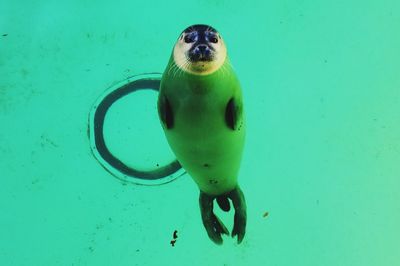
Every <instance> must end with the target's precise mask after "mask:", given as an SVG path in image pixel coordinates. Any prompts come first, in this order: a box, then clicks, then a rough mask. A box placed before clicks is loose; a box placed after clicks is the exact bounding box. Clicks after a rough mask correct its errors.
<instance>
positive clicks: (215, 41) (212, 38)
mask: <svg viewBox="0 0 400 266" xmlns="http://www.w3.org/2000/svg"><path fill="white" fill-rule="evenodd" d="M209 40H210V42H212V43H217V42H218V38H217V37H215V36H211V37H210V38H209Z"/></svg>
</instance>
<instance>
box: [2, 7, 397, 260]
mask: <svg viewBox="0 0 400 266" xmlns="http://www.w3.org/2000/svg"><path fill="white" fill-rule="evenodd" d="M194 23H207V24H210V25H213V26H214V27H215V28H217V29H218V30H219V31H220V32H221V33H222V35H223V36H224V39H225V41H226V43H227V46H228V53H229V55H230V59H231V61H232V64H233V65H234V67H235V69H236V72H237V75H238V77H239V79H240V80H241V83H242V87H243V93H244V101H245V109H246V116H247V121H248V126H247V141H246V148H245V153H244V158H243V161H242V167H241V172H240V176H239V182H240V184H241V187H242V189H243V191H244V193H245V195H246V200H247V206H248V227H247V233H246V237H245V239H244V241H243V243H242V244H241V245H237V244H235V242H234V241H233V240H232V239H229V238H225V239H224V244H223V245H222V246H216V245H214V244H213V243H212V242H211V241H210V240H209V239H208V237H207V235H206V233H205V230H204V229H203V226H202V224H201V219H200V212H199V208H198V189H197V187H196V186H195V184H194V182H193V181H192V180H191V178H190V177H189V176H188V175H184V176H182V177H180V178H177V179H176V180H175V181H173V182H171V183H168V184H164V185H161V186H138V185H134V184H131V183H129V182H121V181H120V180H119V179H117V178H115V177H114V176H112V175H111V174H109V173H108V172H107V171H105V170H104V169H103V168H102V167H101V166H100V164H99V163H98V162H97V161H96V160H95V158H94V157H93V155H92V153H91V150H90V141H89V138H88V136H87V127H88V114H89V112H90V110H91V108H92V106H93V103H94V102H95V101H96V99H98V97H99V96H100V95H101V94H102V93H103V92H104V91H105V90H106V89H107V88H109V87H110V86H112V85H113V84H115V83H117V82H120V81H121V80H125V79H126V78H128V77H130V76H134V75H137V74H141V73H148V72H162V71H163V70H164V67H165V66H166V64H167V61H168V58H169V56H170V53H171V50H172V47H173V44H174V42H175V40H176V38H177V37H178V35H179V33H180V32H181V31H182V30H183V29H184V28H186V27H187V26H189V25H191V24H194ZM399 27H400V4H399V2H398V1H390V0H387V1H334V2H331V3H330V2H328V1H268V2H265V1H251V2H250V1H248V2H243V1H227V0H226V1H223V0H222V1H191V2H187V1H140V2H139V1H111V2H110V1H97V2H91V1H45V0H42V1H7V0H6V1H2V2H1V3H0V125H1V128H0V177H1V181H0V182H1V183H0V210H1V219H0V239H1V240H0V262H1V265H353V266H354V265H363V266H364V265H368V266H369V265H385V266H386V265H399V263H400V255H399V254H400V253H399V252H400V248H399V247H400V246H399V243H398V240H399V238H400V231H399V227H398V225H399V224H400V206H399V202H400V194H399V188H400V180H399V174H400V163H399V161H400V123H399V122H400V108H399V106H400V77H399V74H400V73H399V69H400V52H399V51H400V50H399V47H400V33H399V32H400V31H399ZM146 97H147V98H146V99H148V100H146V102H148V103H149V104H154V106H152V107H149V105H144V104H143V103H144V102H143V101H139V102H138V104H143V108H148V112H147V113H148V115H149V117H152V118H154V119H153V120H151V119H147V118H146V119H145V118H144V117H143V116H141V115H137V112H138V110H137V109H135V110H134V111H132V113H130V114H127V113H126V112H127V111H128V112H129V108H128V109H126V108H125V109H124V108H121V111H120V112H123V111H124V112H125V113H124V115H121V116H122V118H124V119H132V121H131V122H130V123H133V124H134V125H137V126H138V127H140V131H139V133H137V132H136V134H137V135H135V136H138V137H140V141H139V140H138V139H137V138H129V137H128V136H127V135H124V134H123V133H120V131H121V130H122V131H123V130H124V127H121V128H120V131H115V132H114V133H113V131H112V130H110V132H111V133H110V134H111V135H112V134H115V136H117V139H118V137H120V136H123V138H121V141H122V142H120V143H119V144H118V143H117V144H116V149H120V148H118V147H120V146H118V145H124V144H126V147H127V148H125V149H123V152H124V154H123V156H124V158H125V157H126V158H127V160H128V159H129V158H130V157H129V152H130V151H131V154H132V158H135V159H132V160H133V161H132V163H143V165H145V164H146V162H147V161H151V160H152V155H153V156H155V155H154V154H153V153H152V152H149V153H148V154H146V151H158V150H163V151H164V150H166V149H167V147H166V146H165V142H164V140H163V139H162V138H163V133H162V129H161V127H159V130H160V131H158V130H157V125H156V124H154V123H155V122H154V121H156V120H155V119H156V113H155V112H156V109H155V102H152V100H151V99H153V100H154V101H155V99H156V94H155V93H154V94H153V96H151V95H150V96H146ZM136 101H137V100H136ZM145 106H147V107H145ZM132 108H134V107H133V106H132ZM153 111H154V113H153ZM116 117H117V118H118V116H116ZM122 118H121V124H122V125H124V123H126V120H124V119H122ZM136 122H137V123H136ZM135 123H136V124H135ZM151 123H153V124H151ZM121 124H118V123H116V125H121ZM148 124H151V126H147V125H148ZM118 134H122V135H118ZM111 137H112V136H111ZM132 142H135V143H139V144H141V145H140V148H138V149H137V150H136V149H134V148H130V147H135V145H134V144H132ZM121 143H122V144H121ZM161 147H162V149H161ZM131 149H132V150H131ZM139 151H140V152H142V153H143V154H146V155H143V156H137V154H138V152H139ZM135 156H136V157H135ZM157 156H164V157H165V158H166V159H165V158H164V159H165V160H166V161H168V158H169V157H168V156H170V153H169V152H168V151H166V152H159V153H157ZM140 159H142V161H144V162H142V161H140ZM150 164H151V163H150ZM265 212H268V213H269V215H268V216H267V217H263V214H264V213H265ZM217 213H218V215H220V216H221V218H222V220H223V221H224V222H225V224H226V225H227V227H228V228H229V229H231V228H232V219H233V214H232V213H229V214H224V213H221V212H217ZM174 230H177V231H178V239H177V242H176V244H175V246H174V247H172V246H171V245H170V241H171V239H172V234H173V232H174Z"/></svg>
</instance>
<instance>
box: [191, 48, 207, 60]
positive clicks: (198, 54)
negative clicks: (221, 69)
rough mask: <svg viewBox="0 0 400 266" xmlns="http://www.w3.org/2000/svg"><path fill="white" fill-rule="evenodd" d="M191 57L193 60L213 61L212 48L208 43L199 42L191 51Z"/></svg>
mask: <svg viewBox="0 0 400 266" xmlns="http://www.w3.org/2000/svg"><path fill="white" fill-rule="evenodd" d="M190 59H191V60H192V61H211V60H212V56H211V49H210V47H208V45H206V44H199V45H197V46H196V47H195V48H194V49H193V52H192V53H191V56H190Z"/></svg>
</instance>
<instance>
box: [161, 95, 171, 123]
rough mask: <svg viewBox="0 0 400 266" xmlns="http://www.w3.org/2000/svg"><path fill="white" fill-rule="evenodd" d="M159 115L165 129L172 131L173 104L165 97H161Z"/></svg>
mask: <svg viewBox="0 0 400 266" xmlns="http://www.w3.org/2000/svg"><path fill="white" fill-rule="evenodd" d="M158 115H159V116H160V119H161V121H162V123H163V125H164V127H165V128H167V129H171V128H172V127H173V126H174V114H173V112H172V108H171V104H170V103H169V101H168V98H167V97H166V96H165V95H160V97H159V100H158Z"/></svg>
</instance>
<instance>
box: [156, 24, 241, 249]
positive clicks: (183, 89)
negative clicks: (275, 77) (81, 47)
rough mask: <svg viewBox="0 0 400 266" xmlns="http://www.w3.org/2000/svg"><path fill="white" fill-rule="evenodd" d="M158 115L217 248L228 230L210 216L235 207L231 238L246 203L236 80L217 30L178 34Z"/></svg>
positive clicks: (199, 27) (204, 27)
mask: <svg viewBox="0 0 400 266" xmlns="http://www.w3.org/2000/svg"><path fill="white" fill-rule="evenodd" d="M157 106H158V114H159V118H160V122H161V124H162V127H163V129H164V133H165V136H166V138H167V141H168V143H169V145H170V147H171V149H172V151H173V152H174V153H175V155H176V157H177V159H178V161H179V162H180V164H181V165H182V167H183V168H184V169H185V170H186V171H187V172H188V173H189V175H190V176H191V177H192V178H193V180H194V181H195V182H196V183H197V185H198V187H199V189H200V197H199V203H200V211H201V217H202V221H203V225H204V227H205V229H206V231H207V234H208V236H209V238H210V239H211V240H212V241H214V242H215V243H216V244H222V242H223V240H222V237H221V235H222V234H227V235H228V234H229V232H228V229H227V228H226V227H225V225H224V224H223V223H222V222H221V220H220V219H219V218H218V217H217V216H216V215H215V214H214V212H213V204H214V200H216V201H217V203H218V205H219V206H220V208H221V209H222V210H224V211H229V210H230V204H229V199H231V201H232V203H233V207H234V209H235V216H234V226H233V230H232V234H231V235H232V237H235V236H237V242H238V243H241V242H242V240H243V238H244V235H245V231H246V202H245V198H244V194H243V192H242V190H241V189H240V187H239V185H238V181H237V177H238V172H239V168H240V161H241V157H242V151H243V147H244V140H245V119H244V114H243V101H242V92H241V87H240V84H239V80H238V79H237V77H236V74H235V72H234V71H233V68H232V66H231V63H230V61H229V58H228V55H227V49H226V46H225V43H224V40H223V39H222V37H221V35H220V34H219V32H218V31H217V30H216V29H214V28H213V27H211V26H208V25H193V26H190V27H188V28H186V29H185V30H184V31H183V32H182V33H181V35H180V36H179V38H178V40H177V42H176V44H175V46H174V49H173V52H172V55H171V57H170V60H169V62H168V65H167V67H166V69H165V71H164V73H163V76H162V78H161V84H160V92H159V96H158V105H157Z"/></svg>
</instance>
